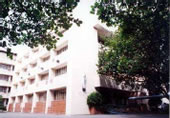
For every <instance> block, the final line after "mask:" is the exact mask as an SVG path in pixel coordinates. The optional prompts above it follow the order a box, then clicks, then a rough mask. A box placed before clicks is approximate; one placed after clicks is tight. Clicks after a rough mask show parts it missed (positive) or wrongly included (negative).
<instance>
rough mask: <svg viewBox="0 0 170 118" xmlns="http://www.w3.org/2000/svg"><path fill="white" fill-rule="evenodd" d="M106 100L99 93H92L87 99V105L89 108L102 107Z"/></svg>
mask: <svg viewBox="0 0 170 118" xmlns="http://www.w3.org/2000/svg"><path fill="white" fill-rule="evenodd" d="M103 102H104V99H103V96H102V95H101V94H100V93H99V92H92V93H91V94H90V95H89V96H88V97H87V104H88V106H89V107H93V106H94V107H100V106H102V105H103Z"/></svg>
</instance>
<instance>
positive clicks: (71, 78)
mask: <svg viewBox="0 0 170 118" xmlns="http://www.w3.org/2000/svg"><path fill="white" fill-rule="evenodd" d="M94 2H95V0H80V3H79V4H78V6H77V7H76V8H75V10H74V12H73V14H74V17H75V18H79V19H81V20H82V21H83V24H82V25H81V26H80V27H78V26H76V25H75V24H74V25H73V26H72V27H71V28H70V29H69V30H68V31H66V32H65V33H64V37H62V38H61V40H59V41H58V42H57V44H56V45H57V49H53V50H51V51H47V50H46V49H44V48H43V47H41V46H40V47H38V48H35V49H32V50H30V51H28V53H26V54H24V55H23V56H21V57H18V58H17V64H16V69H15V76H14V79H13V82H12V91H11V95H10V101H9V104H11V103H12V104H13V110H12V111H15V110H14V109H15V107H16V106H15V104H17V103H20V104H21V112H24V110H23V109H24V107H25V103H27V102H30V103H32V106H31V112H35V111H36V110H35V109H34V108H35V107H36V105H37V102H38V101H42V102H45V103H46V104H45V113H48V110H49V107H50V106H51V104H52V103H51V101H53V100H57V99H62V100H65V102H66V105H65V114H67V115H69V114H89V110H88V106H87V103H86V100H87V96H88V95H89V94H90V93H91V92H93V91H95V86H99V85H100V81H99V76H98V74H97V66H96V64H97V62H98V50H99V47H98V46H99V43H98V34H97V31H96V29H94V26H95V25H96V24H98V23H99V21H98V20H97V16H95V15H92V14H90V10H91V7H90V6H91V5H93V3H94ZM83 89H84V90H83ZM54 90H55V92H53V91H54ZM60 90H61V91H60ZM56 91H59V92H57V95H56ZM63 91H64V92H63ZM54 95H55V98H54ZM56 96H57V97H56ZM37 109H38V108H37Z"/></svg>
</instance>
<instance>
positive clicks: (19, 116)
mask: <svg viewBox="0 0 170 118" xmlns="http://www.w3.org/2000/svg"><path fill="white" fill-rule="evenodd" d="M0 118H168V115H158V114H156V115H153V114H149V115H144V114H143V115H139V114H138V115H46V114H26V113H0Z"/></svg>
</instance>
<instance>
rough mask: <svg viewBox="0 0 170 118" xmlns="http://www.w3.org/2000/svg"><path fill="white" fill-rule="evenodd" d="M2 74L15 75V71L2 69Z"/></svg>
mask: <svg viewBox="0 0 170 118" xmlns="http://www.w3.org/2000/svg"><path fill="white" fill-rule="evenodd" d="M0 74H3V75H11V76H12V75H13V71H12V70H5V69H2V68H0Z"/></svg>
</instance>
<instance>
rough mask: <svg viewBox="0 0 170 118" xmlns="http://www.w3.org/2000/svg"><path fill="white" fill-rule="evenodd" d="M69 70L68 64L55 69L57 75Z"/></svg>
mask: <svg viewBox="0 0 170 118" xmlns="http://www.w3.org/2000/svg"><path fill="white" fill-rule="evenodd" d="M66 72H67V66H64V67H62V68H59V69H56V70H55V76H59V75H62V74H64V73H66Z"/></svg>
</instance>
